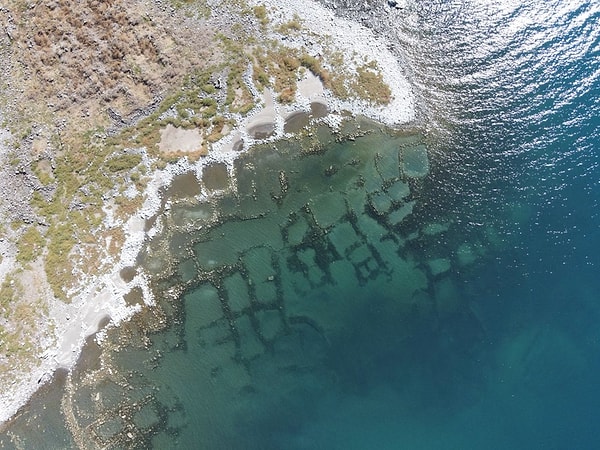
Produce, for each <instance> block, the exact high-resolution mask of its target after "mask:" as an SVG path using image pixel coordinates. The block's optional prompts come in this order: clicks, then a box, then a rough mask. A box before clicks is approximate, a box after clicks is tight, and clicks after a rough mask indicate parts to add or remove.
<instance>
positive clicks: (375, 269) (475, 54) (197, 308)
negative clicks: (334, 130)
mask: <svg viewBox="0 0 600 450" xmlns="http://www.w3.org/2000/svg"><path fill="white" fill-rule="evenodd" d="M417 3H418V8H417V10H418V13H417V14H416V15H415V16H414V17H413V19H410V20H409V19H405V20H402V21H399V22H398V23H397V24H396V25H397V28H396V29H395V37H396V38H397V39H398V41H399V42H401V43H402V44H403V48H404V50H403V51H404V54H403V57H404V59H405V60H406V61H405V62H406V63H407V64H408V65H409V67H410V70H411V73H412V76H413V81H414V83H415V86H416V89H418V93H419V96H420V98H421V104H422V105H423V108H424V111H423V115H424V116H425V120H424V123H423V127H422V128H423V130H424V133H415V132H408V131H407V132H401V133H392V132H389V131H384V130H381V129H379V127H377V126H373V125H372V124H371V125H369V124H366V123H363V124H361V130H362V131H363V132H365V133H364V135H361V136H357V137H356V139H354V140H348V139H339V137H338V136H332V135H331V134H330V133H329V132H328V131H327V130H326V129H324V128H321V129H319V130H318V132H316V133H315V138H313V139H312V140H308V141H296V140H293V141H290V142H282V143H279V144H277V147H276V148H273V147H272V146H266V147H264V148H257V149H255V151H254V152H252V154H250V155H248V156H245V157H243V158H242V159H240V160H239V161H238V163H237V164H236V174H237V177H238V190H237V194H235V195H225V196H222V197H220V198H218V199H215V200H213V201H211V202H207V203H202V204H198V203H194V202H190V203H183V204H181V205H180V206H175V207H174V208H173V209H172V211H171V215H170V217H171V219H170V221H169V223H168V224H167V227H166V232H165V234H164V236H163V237H162V238H159V239H156V240H155V241H154V242H153V243H152V244H151V245H150V247H149V250H148V251H147V252H146V254H145V255H144V256H143V258H142V260H141V264H142V265H144V266H145V267H147V268H148V270H149V271H151V272H152V273H154V275H155V285H154V289H155V291H156V292H157V294H158V296H159V298H160V300H161V301H160V304H161V308H157V309H155V310H153V311H146V312H145V313H144V315H141V316H140V317H138V318H137V319H136V320H135V321H134V322H133V323H131V324H130V325H129V326H127V327H125V328H124V329H122V330H120V331H119V332H114V334H113V335H112V338H113V340H115V341H117V340H118V341H120V342H121V343H122V348H120V349H119V351H118V352H105V358H108V360H110V361H111V362H112V363H113V367H114V368H118V371H117V370H115V371H114V372H113V374H108V373H107V372H106V371H98V372H97V376H98V378H97V379H95V380H93V381H90V380H89V379H86V378H85V376H84V374H85V373H87V374H89V373H94V371H95V370H98V369H99V366H98V365H97V364H95V363H93V362H91V361H90V362H88V370H87V371H86V372H81V373H78V374H77V373H76V374H75V375H74V376H73V377H72V378H71V382H72V383H73V385H72V386H71V388H72V393H73V395H72V397H69V398H71V399H72V400H71V402H70V403H68V405H70V407H71V408H72V411H74V412H75V415H74V417H75V420H74V424H75V425H76V426H75V428H77V430H78V431H77V433H80V434H81V435H83V436H84V438H85V439H87V441H88V442H89V441H91V440H96V442H98V443H99V444H105V445H108V446H113V447H120V446H121V447H122V446H125V447H138V448H149V447H151V446H153V447H154V448H174V447H178V448H207V449H229V448H249V449H252V448H257V449H270V448H273V449H278V448H286V449H288V448H289V449H296V448H297V449H301V448H310V449H312V448H315V449H318V448H323V449H336V448H340V449H351V448H356V449H365V448H390V449H391V448H394V449H395V448H406V449H464V448H486V449H487V448H489V449H508V448H510V449H521V448H523V449H531V448H548V449H563V448H581V449H589V448H596V447H598V445H599V442H600V436H599V433H600V432H599V431H598V429H597V424H596V422H597V421H596V418H597V417H598V414H599V413H600V388H598V385H597V379H598V376H599V375H600V366H599V364H600V360H599V358H598V354H599V349H600V332H599V331H598V326H597V324H598V323H599V319H600V304H599V301H600V281H598V276H597V271H598V264H599V263H600V259H599V257H598V249H599V248H600V242H599V241H600V235H599V223H600V222H599V217H598V201H599V199H600V192H599V191H600V186H599V183H598V180H599V179H600V167H599V156H598V139H599V130H600V119H599V117H600V101H599V95H598V92H600V86H599V84H600V83H599V75H600V70H599V67H600V27H599V26H598V20H599V19H600V9H599V7H598V6H597V5H596V4H595V3H594V2H585V1H579V2H577V1H575V2H570V1H558V0H557V1H550V2H547V1H545V2H542V1H539V0H538V1H526V2H519V3H518V4H516V3H515V4H513V3H511V2H494V1H487V2H486V1H451V2H441V1H421V2H417ZM351 129H352V125H348V130H351ZM361 134H362V133H361ZM424 155H426V156H424ZM212 172H213V173H217V172H218V173H222V168H214V169H213V171H212ZM219 180H220V181H219V182H218V183H217V182H216V181H215V180H214V179H213V178H211V181H210V186H209V187H211V186H212V187H214V186H216V185H215V184H214V183H217V185H218V186H219V187H223V186H224V184H223V180H222V177H221V178H220V179H219ZM170 257H172V258H174V261H173V263H172V264H168V260H169V259H170ZM174 288H176V289H174ZM92 361H93V360H92ZM53 392H54V393H56V391H53ZM52 398H54V397H52V396H50V397H49V398H48V399H46V400H45V401H46V402H50V403H48V404H51V401H52ZM53 401H54V402H55V403H57V400H56V399H54V400H53ZM41 404H44V405H45V404H46V403H43V402H42V403H41ZM49 409H50V408H49ZM42 410H43V408H42V407H40V405H39V404H36V405H34V407H32V408H31V411H30V412H29V414H30V416H29V417H32V416H33V417H38V418H39V417H45V418H46V422H47V423H51V424H52V425H51V426H50V427H48V428H47V430H46V433H44V434H41V432H38V431H36V429H35V428H34V427H31V426H27V423H26V420H25V419H27V417H28V416H27V414H25V415H24V416H22V417H23V420H22V421H21V422H19V421H17V422H16V423H15V425H14V426H13V428H12V430H13V432H14V433H16V434H17V435H18V436H20V438H21V439H22V441H24V442H28V443H30V444H31V445H29V447H30V448H33V447H37V448H39V446H40V445H43V444H41V443H42V442H46V444H47V447H48V448H60V447H66V446H70V445H72V444H73V442H72V441H70V438H69V437H68V435H69V434H68V433H67V432H66V430H65V429H64V428H61V427H62V426H61V425H60V419H61V415H60V414H59V415H58V417H57V414H56V409H55V410H54V411H53V413H54V414H53V413H49V412H48V409H46V410H43V411H42ZM50 419H52V420H50ZM54 419H56V420H54ZM38 423H39V419H38ZM29 425H30V423H29ZM42 437H45V438H46V440H45V441H44V439H43V438H42ZM0 439H3V440H2V441H0V443H2V444H4V443H7V441H6V440H5V439H6V438H5V436H4V437H1V438H0ZM6 445H8V444H6ZM26 446H27V445H26Z"/></svg>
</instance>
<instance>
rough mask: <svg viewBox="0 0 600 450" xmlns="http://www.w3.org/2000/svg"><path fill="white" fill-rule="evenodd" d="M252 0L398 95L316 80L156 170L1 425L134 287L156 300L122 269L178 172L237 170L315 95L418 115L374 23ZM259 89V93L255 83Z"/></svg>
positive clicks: (341, 104)
mask: <svg viewBox="0 0 600 450" xmlns="http://www.w3.org/2000/svg"><path fill="white" fill-rule="evenodd" d="M250 3H251V4H252V5H257V4H264V5H266V6H267V7H268V8H269V9H270V10H271V12H272V13H274V15H275V17H274V20H275V21H276V22H277V21H279V23H283V22H285V21H287V20H292V19H293V18H294V15H298V16H300V17H301V19H302V20H303V28H306V29H307V30H308V31H309V32H310V33H303V34H301V35H300V36H299V37H298V38H294V39H286V40H285V42H282V44H283V45H286V46H291V47H299V46H306V45H307V44H310V46H312V47H315V46H316V47H318V46H319V45H320V44H319V42H318V35H320V36H321V37H322V38H324V37H326V36H329V37H331V38H332V39H333V41H334V44H332V45H334V46H335V48H336V49H337V50H338V51H342V52H343V53H344V54H349V55H352V54H356V55H358V57H359V59H364V58H369V59H371V60H375V61H376V62H377V63H378V66H379V68H380V70H381V74H382V76H383V80H384V82H385V83H386V84H388V86H389V87H390V89H391V91H392V101H391V102H390V104H389V105H385V106H374V105H370V104H368V103H367V102H365V101H361V100H357V99H355V100H340V99H337V98H334V97H333V95H332V94H331V93H330V92H328V91H326V90H324V89H323V86H322V85H320V86H319V85H317V84H315V82H314V80H309V81H308V82H307V87H305V89H300V90H299V91H300V92H299V93H298V96H297V99H296V102H295V103H294V104H293V105H288V106H282V105H280V104H278V103H276V102H275V103H273V104H271V103H270V102H265V103H267V105H266V108H260V109H259V108H257V110H256V111H255V112H254V114H252V115H251V116H249V117H246V118H243V119H242V120H240V121H239V123H240V125H239V126H238V128H236V129H234V130H232V131H230V132H229V134H228V135H227V136H225V137H224V138H222V139H221V140H220V141H218V142H217V143H215V144H214V145H213V149H212V151H211V152H210V153H209V155H208V156H206V157H204V158H203V159H201V160H200V161H198V162H196V163H190V162H188V161H187V160H181V161H179V162H178V163H176V164H172V165H169V166H168V167H167V168H165V169H163V170H158V171H155V172H154V173H153V175H152V179H151V181H150V182H149V184H148V186H147V188H146V190H145V192H144V195H145V197H146V200H145V202H144V204H143V206H142V208H141V209H140V210H139V211H138V212H137V213H136V214H135V215H133V216H132V217H130V218H129V219H128V220H127V221H126V222H121V223H118V222H114V221H113V220H112V218H111V216H110V215H109V216H108V218H107V221H108V224H109V225H111V226H120V227H122V229H123V230H124V231H125V234H126V240H125V244H124V245H123V248H122V250H121V254H120V258H119V260H118V261H117V262H116V263H115V265H114V269H113V271H112V272H111V273H107V274H104V275H102V276H100V277H97V278H95V279H93V280H92V282H91V283H90V284H88V285H87V286H86V289H85V290H84V291H83V292H82V293H81V294H79V295H78V296H77V297H76V298H75V299H74V300H73V302H72V303H71V304H65V303H62V302H60V301H54V302H53V304H52V305H51V311H50V314H49V315H50V318H51V320H52V321H53V322H54V324H55V326H56V333H55V335H56V340H57V345H56V347H55V348H48V349H46V350H45V351H44V354H43V355H41V357H42V363H41V364H40V365H39V366H38V367H35V368H33V370H32V371H31V372H30V373H29V377H28V378H27V379H23V380H21V382H20V383H19V384H18V386H15V389H11V392H4V393H2V394H0V424H2V423H3V422H6V421H8V420H9V419H10V418H11V417H13V416H14V415H15V413H17V411H18V410H19V409H20V408H21V407H22V406H24V405H25V404H26V403H27V401H28V400H29V398H30V397H31V396H32V395H33V394H34V393H35V392H36V391H37V390H38V389H39V388H40V387H41V386H42V385H43V384H45V383H46V382H48V381H49V380H51V379H52V376H53V373H54V372H55V371H56V370H57V369H59V368H63V369H67V370H70V369H72V368H73V366H74V365H75V364H76V362H77V360H78V358H79V356H80V354H81V351H82V349H83V346H84V344H85V341H86V339H87V338H88V337H89V336H90V335H92V334H94V333H96V332H98V331H99V330H98V328H99V325H100V324H101V323H102V322H103V321H104V320H105V318H106V317H107V316H108V317H110V325H109V326H118V325H119V324H120V323H121V322H122V321H124V320H128V319H129V318H130V317H131V316H132V315H133V314H135V312H136V311H138V310H139V309H140V308H141V307H140V306H137V307H132V306H127V305H126V303H125V301H124V299H123V296H124V295H125V294H126V293H127V292H129V291H130V290H131V289H132V288H133V287H140V288H141V289H142V291H143V294H144V300H145V303H146V304H148V305H151V304H152V303H153V298H152V293H151V292H150V288H149V283H148V280H147V278H146V276H145V275H144V274H137V275H136V276H135V277H134V278H133V280H131V281H130V282H128V283H127V282H125V281H124V280H123V279H122V278H121V277H120V271H121V270H122V269H123V268H125V267H129V266H133V265H135V260H136V258H137V255H138V254H139V252H140V251H141V249H142V247H143V245H144V243H145V242H146V240H147V239H149V238H151V237H152V236H153V235H154V234H155V233H157V232H158V229H159V228H160V226H161V225H160V220H159V221H158V224H157V225H156V226H155V227H153V228H152V229H150V230H149V231H145V229H144V224H145V221H146V220H147V219H150V218H151V217H153V216H155V215H156V214H157V213H159V212H160V209H161V205H162V204H163V199H162V198H161V194H160V191H161V189H163V188H164V187H166V186H168V185H169V184H170V183H171V181H172V180H173V178H174V177H175V176H177V175H179V174H182V173H185V172H190V171H195V173H196V176H197V177H198V178H199V179H200V178H201V176H202V169H203V167H204V166H206V165H209V164H212V163H215V162H220V163H225V164H226V165H227V167H228V171H229V172H230V173H231V171H232V168H233V162H234V161H235V159H237V157H238V156H239V155H240V154H241V152H240V151H238V149H236V148H235V147H236V145H235V144H236V142H234V140H236V141H239V140H241V141H242V142H243V149H242V152H243V151H247V150H248V149H249V148H250V147H252V146H253V145H254V144H255V143H257V142H268V141H273V140H278V139H281V138H283V137H285V133H284V130H283V124H284V121H285V118H286V117H289V115H290V114H293V113H294V112H296V111H309V110H310V105H311V103H312V102H315V101H316V102H317V103H321V104H324V105H327V107H328V109H329V111H330V113H329V115H328V116H327V117H325V118H323V119H320V120H322V121H323V122H325V123H328V124H329V125H330V126H332V127H334V128H335V126H336V125H337V124H339V123H340V122H341V120H342V118H341V115H340V114H342V113H343V112H347V113H350V114H352V115H354V116H356V115H362V116H365V117H368V118H370V119H373V120H376V121H378V122H381V123H383V124H385V125H388V126H391V127H396V126H398V125H401V124H405V123H408V122H410V121H412V120H414V118H415V112H414V98H413V94H412V90H411V88H410V85H409V84H408V81H407V80H406V78H405V76H404V75H403V73H402V69H401V67H400V65H399V64H398V61H397V60H396V59H395V57H394V56H393V54H392V53H391V52H390V51H389V50H388V49H387V47H386V46H385V44H384V43H383V42H382V41H381V40H379V39H377V38H376V37H375V35H374V34H373V33H372V32H371V31H370V30H369V29H367V28H365V27H364V26H361V25H360V24H358V23H356V22H351V21H348V20H347V19H343V18H339V17H336V16H335V15H334V13H333V12H331V11H330V10H328V9H327V8H325V7H323V6H321V5H320V4H319V3H317V2H315V1H309V2H306V1H304V2H302V3H300V2H294V1H289V0H288V1H285V2H282V3H280V2H277V1H274V0H263V1H255V0H252V1H251V2H250ZM324 35H326V36H324ZM363 62H364V61H363ZM309 76H310V75H309ZM314 78H316V77H314ZM319 83H320V82H319ZM253 93H254V95H258V92H255V90H253ZM273 94H274V93H273V92H269V93H266V94H265V96H270V97H271V99H272V98H273V96H274V95H273ZM263 100H264V97H263ZM267 116H268V119H269V120H272V122H269V124H271V123H272V125H273V133H272V134H271V135H270V136H269V137H268V138H266V139H255V138H254V137H253V136H252V135H251V133H250V131H251V130H252V128H253V127H255V126H258V125H264V124H265V122H266V121H267ZM1 144H2V143H1V142H0V145H1ZM157 227H158V228H157Z"/></svg>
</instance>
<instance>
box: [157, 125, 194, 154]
mask: <svg viewBox="0 0 600 450" xmlns="http://www.w3.org/2000/svg"><path fill="white" fill-rule="evenodd" d="M202 143H203V138H202V135H201V134H200V132H199V131H198V130H195V129H194V130H184V129H183V128H177V127H174V126H173V125H171V124H168V125H167V126H166V127H165V128H164V129H163V130H161V132H160V143H159V144H158V148H159V149H160V151H161V152H163V153H174V152H185V153H190V152H195V151H198V150H200V149H201V147H202Z"/></svg>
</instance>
